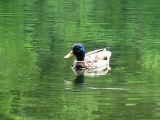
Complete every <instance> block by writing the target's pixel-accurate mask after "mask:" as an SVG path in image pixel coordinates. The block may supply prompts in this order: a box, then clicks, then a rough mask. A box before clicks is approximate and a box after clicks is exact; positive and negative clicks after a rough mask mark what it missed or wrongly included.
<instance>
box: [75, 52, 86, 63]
mask: <svg viewBox="0 0 160 120" xmlns="http://www.w3.org/2000/svg"><path fill="white" fill-rule="evenodd" d="M84 57H85V53H82V54H79V55H76V58H77V61H84Z"/></svg>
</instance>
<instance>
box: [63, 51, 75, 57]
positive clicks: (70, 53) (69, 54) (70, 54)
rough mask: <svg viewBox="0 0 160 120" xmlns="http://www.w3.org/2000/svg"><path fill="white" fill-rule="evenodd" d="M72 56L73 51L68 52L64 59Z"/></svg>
mask: <svg viewBox="0 0 160 120" xmlns="http://www.w3.org/2000/svg"><path fill="white" fill-rule="evenodd" d="M72 56H74V53H73V51H71V52H69V53H68V54H67V55H66V56H64V58H70V57H72Z"/></svg>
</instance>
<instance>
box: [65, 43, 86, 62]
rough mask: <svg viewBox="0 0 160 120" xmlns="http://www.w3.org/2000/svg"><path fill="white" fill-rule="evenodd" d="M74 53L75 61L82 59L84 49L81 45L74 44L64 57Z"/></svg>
mask: <svg viewBox="0 0 160 120" xmlns="http://www.w3.org/2000/svg"><path fill="white" fill-rule="evenodd" d="M74 55H75V56H76V58H77V61H84V57H85V49H84V47H83V45H81V44H75V45H74V46H73V47H72V50H71V51H70V52H69V53H68V54H67V55H66V56H65V57H64V58H70V57H72V56H74Z"/></svg>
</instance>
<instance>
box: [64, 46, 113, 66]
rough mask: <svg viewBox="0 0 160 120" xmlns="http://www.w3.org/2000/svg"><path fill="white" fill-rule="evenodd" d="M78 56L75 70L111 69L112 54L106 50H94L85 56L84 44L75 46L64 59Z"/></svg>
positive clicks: (74, 64)
mask: <svg viewBox="0 0 160 120" xmlns="http://www.w3.org/2000/svg"><path fill="white" fill-rule="evenodd" d="M72 56H76V60H75V61H74V63H73V66H72V67H73V68H76V69H90V68H103V67H104V69H105V68H106V66H107V67H109V60H110V56H111V52H110V51H107V50H106V49H105V48H103V49H98V50H94V51H91V52H88V53H86V54H85V49H84V47H83V45H82V44H75V45H73V47H72V50H71V51H70V52H69V53H68V54H67V55H66V56H64V58H65V59H66V58H70V57H72Z"/></svg>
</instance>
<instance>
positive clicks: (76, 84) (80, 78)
mask: <svg viewBox="0 0 160 120" xmlns="http://www.w3.org/2000/svg"><path fill="white" fill-rule="evenodd" d="M110 69H111V68H110V67H109V65H107V66H105V67H103V68H95V69H81V70H78V69H75V68H73V67H72V71H73V72H74V73H75V75H76V77H75V79H73V80H68V79H67V78H64V81H65V84H66V85H67V89H72V88H71V86H72V87H73V88H76V89H77V88H80V89H81V88H82V86H84V85H85V77H86V76H87V77H95V76H101V75H106V74H107V73H108V71H109V70H110ZM68 85H70V88H69V87H68Z"/></svg>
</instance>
